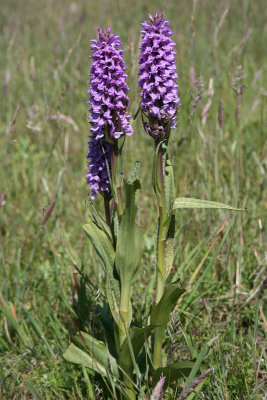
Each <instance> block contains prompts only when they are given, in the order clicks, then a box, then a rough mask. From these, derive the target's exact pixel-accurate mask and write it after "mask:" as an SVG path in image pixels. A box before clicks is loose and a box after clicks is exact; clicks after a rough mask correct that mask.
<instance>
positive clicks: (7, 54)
mask: <svg viewBox="0 0 267 400" xmlns="http://www.w3.org/2000/svg"><path fill="white" fill-rule="evenodd" d="M264 3H265V2H264V1H260V0H256V1H251V0H243V1H241V0H240V1H237V0H234V1H230V0H224V1H221V0H220V1H212V0H195V1H193V0H192V1H191V0H188V1H186V0H179V1H178V0H166V1H159V0H154V1H152V0H148V1H144V0H142V1H141V0H135V1H134V0H128V1H124V0H98V1H92V0H88V1H85V0H79V1H60V0H40V1H34V0H27V1H23V2H22V1H18V0H3V1H2V2H1V10H0V32H1V33H0V52H1V57H0V77H1V85H2V87H1V91H2V93H1V100H2V101H1V107H0V160H1V162H0V196H1V200H0V203H1V204H0V265H1V268H0V354H1V358H0V398H1V399H3V400H11V399H79V400H80V399H87V398H88V399H89V394H88V390H89V389H88V380H87V379H86V376H84V374H83V371H82V369H81V368H80V367H79V366H76V365H74V364H70V363H68V362H66V361H64V360H63V358H62V353H63V352H64V351H65V350H66V348H67V346H68V345H69V343H70V342H71V340H72V337H73V335H74V334H75V332H76V330H77V328H76V327H77V326H79V328H80V329H83V330H86V331H88V332H90V333H94V334H95V335H96V336H98V337H99V338H101V330H100V326H99V325H98V323H97V321H96V318H95V315H94V308H95V306H96V305H97V303H98V301H99V299H100V298H101V296H102V291H101V290H99V288H100V289H101V281H102V273H101V270H100V269H99V265H98V260H97V258H96V257H95V254H94V253H93V251H92V249H91V247H90V245H89V244H88V240H87V238H86V237H85V234H84V233H83V231H82V228H81V226H82V224H83V223H85V222H86V220H87V197H88V188H87V186H86V184H85V174H86V154H87V135H88V132H89V125H88V121H87V114H88V112H87V105H86V101H87V89H88V75H87V74H88V72H89V68H90V64H89V60H88V54H89V40H90V39H92V38H95V37H96V33H97V27H98V26H101V27H103V28H107V27H108V26H111V27H112V30H113V31H114V32H116V33H117V34H119V35H120V36H121V39H122V41H123V43H124V49H125V60H126V64H127V66H128V84H129V86H130V98H131V107H130V112H131V114H132V115H134V113H135V111H136V110H137V108H138V103H139V97H138V96H139V95H138V92H139V90H138V88H137V85H136V83H137V72H138V65H137V57H138V54H139V50H138V45H139V40H140V35H139V31H140V26H139V23H140V22H142V21H143V20H144V19H146V15H147V13H148V12H150V13H152V14H153V13H154V12H155V11H161V12H164V15H165V18H166V19H168V20H170V21H171V27H172V30H173V32H174V36H173V38H174V40H175V41H176V43H177V46H176V51H177V68H178V72H179V91H180V97H181V107H180V114H179V124H178V129H177V130H176V131H174V132H173V133H172V138H171V140H170V154H171V158H172V162H173V164H174V166H175V174H176V175H175V178H176V187H177V195H178V194H179V196H181V197H182V196H190V197H196V198H203V199H209V200H215V201H220V202H225V203H228V204H232V205H233V206H239V205H240V206H243V207H246V208H247V210H246V211H245V212H243V213H239V214H236V213H230V212H229V211H216V210H215V211H213V210H206V211H205V210H204V211H193V210H192V211H190V210H183V211H179V213H177V231H176V251H175V263H174V266H173V278H174V279H175V278H178V277H179V278H180V279H181V285H182V286H183V287H184V288H187V289H188V291H187V294H186V296H185V297H184V299H183V302H182V303H181V304H180V305H179V308H178V309H177V310H176V312H174V314H173V317H172V322H171V323H170V325H169V327H168V335H167V337H166V341H165V344H164V352H165V353H166V355H167V357H168V358H170V359H173V360H184V359H190V358H194V357H196V355H197V354H198V353H199V351H200V350H201V348H203V346H204V345H205V344H206V343H207V342H209V341H210V340H212V339H214V340H213V342H212V343H211V345H210V346H209V348H208V350H207V354H206V357H205V362H206V364H207V368H214V372H213V373H211V374H209V375H208V377H207V378H206V379H205V381H204V384H203V386H202V387H201V388H200V390H199V392H198V394H195V399H208V400H210V399H214V400H218V399H225V400H231V399H239V400H241V399H264V398H265V397H264V396H265V392H266V386H267V370H266V348H265V347H264V342H265V343H266V333H267V317H266V309H265V310H264V279H266V270H267V269H266V258H267V254H266V236H267V224H266V222H267V221H266V219H267V218H266V216H267V196H266V195H267V158H266V157H267V141H266V139H267V136H266V117H265V111H266V96H267V87H266V81H265V82H264V76H266V72H267V71H266V69H267V63H266V43H267V35H266V32H267V25H266V17H267V15H266V7H265V6H266V5H265V4H264ZM264 85H265V86H264ZM241 92H242V94H241ZM220 101H221V104H222V115H223V122H222V123H221V127H220V124H219V123H218V108H219V104H220ZM207 104H209V105H208V106H206V105H207ZM209 106H210V107H209ZM220 115H221V114H220ZM134 129H135V133H134V135H133V136H132V137H131V138H129V139H127V143H126V151H125V153H124V159H125V171H126V172H127V170H129V168H130V166H131V165H132V164H133V162H134V161H135V160H136V159H138V160H140V161H141V179H142V187H143V191H142V193H140V194H139V199H138V201H139V222H140V224H141V225H142V227H143V231H144V251H143V258H142V265H141V268H140V272H138V274H137V278H136V287H135V289H134V296H133V307H134V312H135V323H136V324H137V325H138V324H141V321H144V320H145V319H146V316H147V314H148V311H149V308H150V306H151V299H152V297H153V296H152V286H153V285H152V284H153V279H152V277H153V276H154V270H155V255H154V250H155V249H154V241H155V236H154V235H155V227H156V214H155V213H156V200H155V196H154V193H153V192H152V190H151V169H152V154H153V143H152V139H151V138H150V137H149V136H148V135H147V134H145V133H144V131H143V129H142V126H141V121H140V120H139V118H138V119H137V121H135V122H134ZM54 201H55V206H54V209H53V210H52V213H51V215H50V217H49V219H47V221H44V220H43V219H44V215H46V213H47V211H48V210H49V207H50V206H51V204H53V202H54ZM96 204H97V207H99V208H101V209H102V203H101V202H100V201H99V202H98V201H97V202H96ZM44 222H45V223H44ZM75 267H78V268H79V270H80V271H81V272H82V276H81V275H80V274H79V273H77V270H76V269H75ZM77 285H80V291H79V296H78V295H77ZM265 286H266V280H265ZM91 381H92V383H93V385H94V391H95V398H96V399H108V398H111V397H109V394H108V393H109V392H107V391H106V389H105V386H104V385H103V383H102V382H101V380H99V379H98V378H95V379H93V378H91ZM182 388H183V380H181V381H178V382H177V384H176V385H173V387H172V389H170V390H169V391H168V392H167V393H166V397H165V398H166V399H178V398H179V394H180V393H181V391H182ZM190 396H191V397H190V399H192V398H193V397H192V395H190ZM148 398H149V397H148Z"/></svg>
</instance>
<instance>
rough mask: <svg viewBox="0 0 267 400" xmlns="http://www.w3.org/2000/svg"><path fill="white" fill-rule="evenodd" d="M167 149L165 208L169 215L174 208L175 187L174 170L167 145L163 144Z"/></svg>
mask: <svg viewBox="0 0 267 400" xmlns="http://www.w3.org/2000/svg"><path fill="white" fill-rule="evenodd" d="M162 146H164V147H165V151H164V165H165V168H164V194H165V207H166V214H167V215H168V214H169V213H170V212H171V211H172V208H173V202H174V199H175V187H174V176H173V168H172V165H171V162H170V159H169V156H168V153H167V143H163V144H162Z"/></svg>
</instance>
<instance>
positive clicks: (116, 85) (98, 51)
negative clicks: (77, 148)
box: [86, 28, 133, 199]
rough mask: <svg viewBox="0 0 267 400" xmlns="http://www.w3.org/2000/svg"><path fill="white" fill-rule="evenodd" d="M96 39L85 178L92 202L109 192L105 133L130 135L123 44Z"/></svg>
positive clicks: (102, 35) (108, 36)
mask: <svg viewBox="0 0 267 400" xmlns="http://www.w3.org/2000/svg"><path fill="white" fill-rule="evenodd" d="M98 35H99V38H98V40H96V39H93V40H92V41H91V55H90V58H91V59H92V64H91V70H90V73H89V76H90V87H89V91H88V93H89V96H90V97H89V101H88V102H87V104H89V106H90V109H89V113H90V120H91V124H92V126H91V130H90V131H91V134H90V140H89V143H88V144H89V153H88V155H87V159H89V164H88V168H89V172H88V173H87V175H86V179H87V183H88V184H89V187H90V189H91V193H90V197H91V198H92V199H95V198H96V196H97V194H98V193H99V192H100V191H101V192H110V190H111V188H110V181H109V179H110V173H111V168H110V163H111V148H110V143H108V141H107V140H106V133H107V134H108V136H109V137H110V139H111V140H117V139H119V138H120V137H121V136H124V135H127V136H129V135H132V134H133V128H132V127H131V125H130V123H129V121H130V115H129V114H128V113H127V111H126V109H127V107H128V105H129V98H128V90H129V88H128V86H127V84H126V79H127V75H126V74H125V70H126V66H125V63H124V59H123V50H122V48H121V47H122V43H121V41H120V40H119V36H118V35H115V34H113V33H111V28H108V29H107V31H106V32H105V31H104V30H102V29H101V28H99V29H98ZM108 168H109V171H108Z"/></svg>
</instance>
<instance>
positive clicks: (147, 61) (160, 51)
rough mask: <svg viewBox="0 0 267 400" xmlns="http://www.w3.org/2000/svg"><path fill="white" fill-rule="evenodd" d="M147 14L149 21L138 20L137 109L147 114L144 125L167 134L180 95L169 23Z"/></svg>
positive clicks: (153, 134)
mask: <svg viewBox="0 0 267 400" xmlns="http://www.w3.org/2000/svg"><path fill="white" fill-rule="evenodd" d="M148 18H149V22H147V21H145V22H144V23H142V24H141V25H142V27H143V29H142V30H141V34H142V44H141V47H140V49H141V54H140V56H139V65H140V67H139V80H138V85H139V86H140V87H141V89H142V90H141V110H142V111H143V115H146V114H145V113H147V116H148V121H144V119H143V124H144V128H145V129H146V131H147V132H148V133H149V134H150V135H151V136H152V137H154V138H156V137H157V136H159V137H165V136H166V135H167V136H168V135H169V131H170V128H174V127H175V125H176V114H177V111H178V106H179V101H180V99H179V97H178V92H177V89H178V85H177V82H176V81H177V78H178V75H177V73H176V65H175V54H176V53H175V51H174V49H173V47H174V46H175V43H174V41H173V40H172V39H171V38H170V36H171V35H172V31H171V30H170V28H169V25H170V23H169V21H165V20H164V18H163V15H162V14H158V13H156V14H155V16H154V17H153V16H152V15H151V14H148Z"/></svg>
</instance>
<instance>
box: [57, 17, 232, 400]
mask: <svg viewBox="0 0 267 400" xmlns="http://www.w3.org/2000/svg"><path fill="white" fill-rule="evenodd" d="M98 33H99V37H98V40H92V45H91V53H92V54H91V58H92V65H91V71H90V88H89V94H90V98H89V101H88V103H89V105H90V110H89V111H90V123H91V135H90V140H89V153H88V159H89V164H88V167H89V170H88V174H87V183H88V184H89V187H90V198H91V201H90V202H89V203H90V219H89V221H88V222H87V224H86V225H84V227H83V229H84V231H85V232H86V234H87V236H88V238H89V240H90V242H91V243H92V245H93V247H94V249H95V251H96V253H97V254H98V256H99V258H100V260H101V264H102V267H103V271H104V275H105V290H104V292H105V296H106V297H105V301H104V302H103V304H102V307H100V308H99V310H98V318H100V320H101V321H102V325H103V328H104V330H105V337H106V343H104V342H102V341H100V340H98V339H97V338H95V337H93V336H91V335H89V334H88V333H85V332H79V334H78V335H77V337H76V339H75V344H73V343H72V344H71V345H70V346H69V348H68V349H67V351H66V352H65V354H64V357H65V359H66V360H68V361H71V362H74V363H77V364H80V365H82V367H83V369H84V368H86V369H87V371H89V372H90V373H92V374H95V373H98V374H100V375H101V376H102V377H103V379H104V380H105V379H107V378H110V377H111V379H112V382H113V384H114V387H113V389H112V390H113V395H112V396H113V398H114V396H115V398H116V393H117V392H118V391H120V393H121V394H122V396H123V398H125V399H136V398H145V397H144V396H145V390H146V389H145V386H144V382H143V380H144V378H145V377H146V378H147V379H148V380H149V382H150V383H151V385H152V387H154V386H156V388H157V389H156V388H155V390H157V391H159V392H160V391H161V389H162V388H163V385H164V388H165V387H166V386H167V385H169V384H170V383H171V382H172V381H173V380H176V379H177V378H178V377H185V376H189V375H190V373H191V372H192V369H193V368H195V369H196V365H195V362H194V361H191V360H190V361H184V362H172V363H171V364H169V365H166V364H165V359H164V358H163V355H162V353H163V352H162V345H163V340H164V337H165V330H166V326H167V324H168V321H169V317H170V314H171V312H172V311H173V309H174V308H175V306H176V305H177V302H178V300H179V298H180V297H181V296H182V295H183V293H184V292H185V290H184V289H183V288H180V287H179V284H178V282H177V281H175V282H173V281H172V275H171V270H172V264H173V254H174V233H175V213H176V210H177V209H180V208H223V209H229V210H238V209H235V208H233V207H231V206H227V205H225V204H221V203H216V202H212V201H205V200H197V199H191V198H179V197H178V198H176V197H175V185H174V174H173V168H172V165H171V161H170V158H169V156H168V140H169V137H170V134H171V131H172V129H174V128H175V126H176V123H177V113H178V107H179V101H180V100H179V97H178V85H177V78H178V75H177V73H176V63H175V54H176V53H175V51H174V46H175V43H174V41H173V40H172V39H171V36H172V31H171V30H170V28H169V22H168V21H166V20H165V19H164V18H163V16H162V15H161V14H158V13H156V14H155V16H154V17H153V16H152V15H150V14H149V15H148V21H145V22H144V23H143V24H142V30H141V35H142V43H141V47H140V49H141V54H140V56H139V81H138V85H139V86H140V87H141V103H140V108H139V111H140V112H139V114H140V115H141V118H142V122H143V127H144V129H145V131H146V132H147V133H148V134H149V135H150V136H151V137H152V138H153V140H154V146H153V147H154V163H153V174H152V184H153V188H154V192H155V196H156V199H157V204H158V226H157V228H156V229H157V248H156V252H157V269H156V287H155V298H154V304H153V307H152V309H151V312H150V316H149V318H148V321H149V322H147V324H146V325H145V326H143V327H135V326H133V325H132V320H133V318H132V313H133V311H132V305H131V289H132V284H133V279H134V277H135V275H136V274H137V273H138V268H139V266H140V263H141V254H142V231H141V228H140V227H139V226H138V225H137V224H136V215H137V205H136V192H137V190H140V189H141V184H140V180H139V162H136V163H135V165H134V167H133V168H132V170H131V172H130V173H129V176H128V177H127V178H124V179H123V178H122V177H123V174H122V173H121V172H122V155H123V146H124V142H125V137H126V136H129V135H132V134H133V128H132V126H131V125H130V115H129V113H128V112H127V107H128V106H129V98H128V89H129V88H128V86H127V83H126V79H127V75H126V74H125V70H126V67H125V63H124V59H123V50H122V43H121V41H120V40H119V36H117V35H115V34H113V33H111V29H110V28H108V29H107V31H106V32H104V31H103V30H102V29H99V31H98ZM98 195H101V196H102V197H103V202H104V210H105V217H102V216H101V215H100V213H98V212H97V211H96V209H95V207H94V206H93V205H92V200H94V199H95V198H96V197H97V196H98ZM107 310H108V311H107ZM150 337H151V340H148V339H149V338H150ZM144 354H145V356H144ZM199 367H200V366H199V365H198V366H197V370H198V369H199ZM197 370H196V371H195V372H197ZM162 377H164V379H163V378H162ZM158 382H162V388H159V387H158V384H157V383H158ZM156 384H157V385H156ZM91 397H92V398H94V397H93V392H92V393H91Z"/></svg>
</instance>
